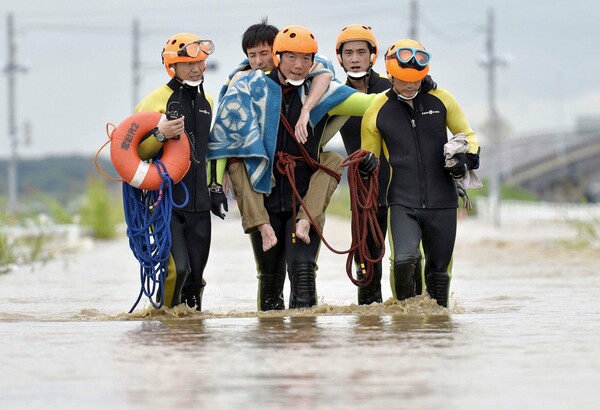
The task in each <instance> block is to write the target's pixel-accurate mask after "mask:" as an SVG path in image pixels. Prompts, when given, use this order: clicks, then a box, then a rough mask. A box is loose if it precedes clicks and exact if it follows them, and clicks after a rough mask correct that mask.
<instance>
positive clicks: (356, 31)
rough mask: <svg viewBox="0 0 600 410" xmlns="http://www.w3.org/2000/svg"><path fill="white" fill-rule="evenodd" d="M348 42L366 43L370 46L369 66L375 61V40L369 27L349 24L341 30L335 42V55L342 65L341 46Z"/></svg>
mask: <svg viewBox="0 0 600 410" xmlns="http://www.w3.org/2000/svg"><path fill="white" fill-rule="evenodd" d="M348 41H366V42H367V43H369V45H370V46H371V48H370V49H371V59H370V61H371V65H373V64H375V61H376V60H377V39H376V38H375V34H373V30H371V27H369V26H363V25H362V24H350V25H349V26H346V27H344V28H343V29H342V31H341V33H340V34H339V36H338V38H337V40H336V42H335V54H336V55H337V58H338V62H339V63H340V65H342V45H343V44H344V43H346V42H348Z"/></svg>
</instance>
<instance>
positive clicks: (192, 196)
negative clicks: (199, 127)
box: [190, 95, 198, 211]
mask: <svg viewBox="0 0 600 410" xmlns="http://www.w3.org/2000/svg"><path fill="white" fill-rule="evenodd" d="M195 99H196V95H194V98H190V100H191V103H192V121H193V127H192V130H193V131H192V132H193V133H194V134H196V132H195V131H196V108H195V107H196V101H195ZM193 141H194V143H195V142H196V135H194V138H193ZM190 148H191V149H193V150H194V152H196V144H194V146H193V147H190ZM191 166H192V167H194V172H192V178H193V181H194V183H193V185H192V186H193V187H195V186H196V179H197V175H196V174H197V172H198V169H197V167H196V166H195V164H193V163H192V165H191ZM192 190H193V192H190V197H191V198H193V199H192V202H193V203H192V210H194V211H196V194H197V190H196V188H192Z"/></svg>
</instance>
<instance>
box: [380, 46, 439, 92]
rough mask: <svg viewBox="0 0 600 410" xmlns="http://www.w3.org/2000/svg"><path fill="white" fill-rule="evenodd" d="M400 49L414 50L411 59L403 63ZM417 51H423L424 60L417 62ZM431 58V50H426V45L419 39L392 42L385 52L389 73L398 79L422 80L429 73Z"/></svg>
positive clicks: (408, 80) (386, 66)
mask: <svg viewBox="0 0 600 410" xmlns="http://www.w3.org/2000/svg"><path fill="white" fill-rule="evenodd" d="M399 49H408V50H413V51H412V53H413V55H412V57H411V58H410V60H409V61H407V62H405V63H401V61H400V59H399V57H398V50H399ZM416 51H422V53H420V54H421V55H423V57H424V59H423V60H422V61H419V62H417V60H416V55H415V52H416ZM409 52H411V51H409ZM430 59H431V54H429V52H428V51H426V50H425V47H423V45H422V44H421V43H419V42H418V41H415V40H410V39H404V40H398V41H396V42H395V43H394V44H392V45H391V46H390V47H389V48H388V50H387V52H386V53H385V69H386V71H387V73H388V75H390V76H392V77H395V78H397V79H398V80H402V81H407V82H415V81H420V80H422V79H423V78H425V76H426V75H427V73H429V60H430Z"/></svg>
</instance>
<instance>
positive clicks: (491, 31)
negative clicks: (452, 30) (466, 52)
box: [481, 8, 506, 227]
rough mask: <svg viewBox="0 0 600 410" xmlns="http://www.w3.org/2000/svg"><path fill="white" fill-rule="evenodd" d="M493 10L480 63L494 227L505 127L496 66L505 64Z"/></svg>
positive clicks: (497, 205) (497, 207)
mask: <svg viewBox="0 0 600 410" xmlns="http://www.w3.org/2000/svg"><path fill="white" fill-rule="evenodd" d="M494 35H495V27H494V10H493V9H492V8H490V9H489V11H488V25H487V38H486V53H487V54H486V55H485V57H484V58H483V59H482V61H481V65H482V66H483V67H484V68H485V69H486V70H487V82H488V107H489V119H488V122H487V124H486V125H487V127H486V128H487V129H486V131H487V132H488V133H489V135H490V142H491V144H490V145H491V146H490V147H489V148H488V149H489V151H490V154H491V159H492V164H491V165H492V166H491V171H492V172H491V173H492V175H491V177H490V197H489V200H490V208H491V213H492V219H493V222H494V225H495V226H496V227H499V226H500V164H499V159H498V152H499V149H500V145H501V142H502V139H503V138H504V135H502V134H505V129H506V127H505V126H504V124H503V123H502V121H501V119H500V116H499V115H498V110H497V108H496V68H497V67H500V66H503V65H506V61H505V60H504V59H503V58H501V57H498V56H497V55H496V50H495V44H494V40H495V39H494Z"/></svg>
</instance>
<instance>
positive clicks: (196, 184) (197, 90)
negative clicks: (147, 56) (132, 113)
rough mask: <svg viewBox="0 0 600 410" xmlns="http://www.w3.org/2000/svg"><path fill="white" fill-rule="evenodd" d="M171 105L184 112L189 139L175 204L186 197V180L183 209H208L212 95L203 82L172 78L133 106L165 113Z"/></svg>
mask: <svg viewBox="0 0 600 410" xmlns="http://www.w3.org/2000/svg"><path fill="white" fill-rule="evenodd" d="M182 87H183V88H182ZM180 88H181V90H180ZM180 99H181V100H180ZM174 108H175V109H176V110H177V111H178V113H179V115H183V116H185V131H186V133H187V134H188V138H189V140H190V149H191V151H192V152H191V156H192V163H191V165H190V169H189V171H188V172H187V174H185V176H184V177H183V179H182V180H181V181H180V182H179V183H178V184H176V185H175V186H174V187H173V200H174V202H175V203H176V204H181V203H183V202H184V201H185V198H186V193H185V189H184V187H183V184H185V187H186V188H187V191H188V196H189V199H188V203H187V205H186V206H185V207H184V208H182V210H184V211H191V212H200V211H209V210H210V196H209V192H208V187H207V175H206V159H205V158H206V149H207V146H208V135H209V132H210V126H211V121H212V99H211V98H210V96H208V95H206V94H205V93H204V89H203V87H202V85H200V86H199V87H189V86H187V85H182V84H181V83H180V82H179V81H178V80H177V79H175V78H173V79H171V81H169V83H167V84H166V85H163V86H162V87H159V88H157V89H156V90H154V91H152V92H151V93H150V94H149V95H148V96H147V97H146V98H144V99H143V100H142V101H141V102H140V103H139V104H138V106H137V107H136V111H138V112H140V111H158V112H162V113H165V112H166V111H167V110H172V109H174Z"/></svg>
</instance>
